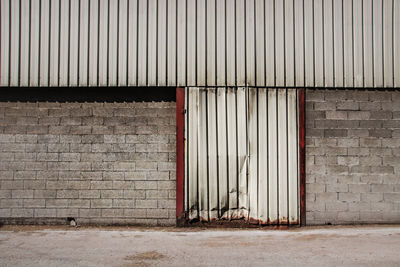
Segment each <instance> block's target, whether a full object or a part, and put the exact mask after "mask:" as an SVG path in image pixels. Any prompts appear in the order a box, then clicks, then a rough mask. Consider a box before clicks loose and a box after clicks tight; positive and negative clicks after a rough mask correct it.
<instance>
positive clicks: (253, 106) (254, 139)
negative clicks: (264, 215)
mask: <svg viewBox="0 0 400 267" xmlns="http://www.w3.org/2000/svg"><path fill="white" fill-rule="evenodd" d="M257 104H258V101H257V90H249V92H248V104H247V105H248V108H247V109H248V111H247V121H248V139H247V143H248V153H247V154H248V159H249V160H248V174H247V180H248V196H249V205H248V207H247V208H248V210H249V218H258V195H259V194H258V166H257V165H258V153H257V152H258V129H257V126H258V125H257V122H258V110H257Z"/></svg>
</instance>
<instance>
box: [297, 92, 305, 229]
mask: <svg viewBox="0 0 400 267" xmlns="http://www.w3.org/2000/svg"><path fill="white" fill-rule="evenodd" d="M298 90H299V91H298V97H299V149H300V151H299V152H300V153H299V164H300V173H299V175H300V226H305V225H306V153H305V148H306V146H305V145H306V109H305V89H298Z"/></svg>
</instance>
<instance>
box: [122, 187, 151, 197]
mask: <svg viewBox="0 0 400 267" xmlns="http://www.w3.org/2000/svg"><path fill="white" fill-rule="evenodd" d="M123 196H124V198H140V199H145V198H146V190H129V189H128V190H126V189H125V190H123Z"/></svg>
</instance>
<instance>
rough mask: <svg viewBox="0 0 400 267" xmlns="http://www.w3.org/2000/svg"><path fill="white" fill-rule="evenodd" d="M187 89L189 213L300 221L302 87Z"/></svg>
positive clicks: (197, 217)
mask: <svg viewBox="0 0 400 267" xmlns="http://www.w3.org/2000/svg"><path fill="white" fill-rule="evenodd" d="M185 95H186V99H185V110H186V112H185V125H186V127H185V140H186V146H185V155H186V157H185V183H184V184H185V197H184V199H185V212H186V213H187V216H188V219H189V220H201V221H213V220H219V219H225V220H232V219H244V220H246V221H250V222H251V223H257V224H298V223H299V218H300V215H299V208H300V207H299V203H300V202H299V161H298V159H299V149H298V147H299V144H298V140H299V138H298V125H299V123H298V113H297V110H298V97H297V90H296V89H273V88H268V89H267V88H248V87H246V88H244V87H239V88H224V87H223V88H221V87H220V88H203V89H201V88H196V87H190V88H187V89H186V93H185Z"/></svg>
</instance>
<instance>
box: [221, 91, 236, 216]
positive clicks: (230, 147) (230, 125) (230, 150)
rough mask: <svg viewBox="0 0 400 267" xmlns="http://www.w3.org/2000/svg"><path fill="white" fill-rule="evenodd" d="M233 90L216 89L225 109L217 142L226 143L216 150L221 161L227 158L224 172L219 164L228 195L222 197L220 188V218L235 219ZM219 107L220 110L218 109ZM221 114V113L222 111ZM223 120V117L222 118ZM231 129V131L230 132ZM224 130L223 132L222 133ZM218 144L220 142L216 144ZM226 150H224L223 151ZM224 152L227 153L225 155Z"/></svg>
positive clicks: (234, 95)
mask: <svg viewBox="0 0 400 267" xmlns="http://www.w3.org/2000/svg"><path fill="white" fill-rule="evenodd" d="M235 90H236V89H234V88H232V87H231V88H227V90H226V91H225V89H224V88H220V89H218V91H219V92H221V96H222V95H224V94H225V92H226V96H225V100H226V102H225V105H226V106H225V108H226V124H225V123H224V120H218V122H220V123H218V125H221V128H218V129H221V132H218V133H219V137H218V141H219V140H221V142H223V140H224V138H225V136H227V138H226V139H227V143H226V145H225V147H224V145H222V146H221V149H220V150H218V156H219V157H220V158H221V159H224V158H225V157H226V158H227V160H228V161H227V169H226V171H225V170H223V169H222V168H223V167H224V165H223V164H221V166H220V167H219V168H220V173H221V174H223V175H222V176H221V179H227V188H228V192H229V194H228V195H227V196H226V197H224V195H225V194H224V192H225V189H224V188H221V189H220V196H221V197H220V198H221V199H222V202H223V203H225V205H223V206H221V207H223V210H221V211H223V213H222V218H237V217H238V216H239V215H238V209H239V190H238V188H239V187H238V186H239V184H238V181H239V174H238V168H239V166H238V157H237V152H238V151H239V147H238V141H237V140H238V132H237V129H238V128H237V123H238V121H237V116H238V114H237V110H236V99H237V97H236V94H235ZM220 101H221V104H222V105H221V106H218V107H217V108H218V110H221V111H222V109H223V108H224V103H223V102H222V100H220ZM219 107H221V108H219ZM222 112H223V111H222ZM222 119H223V117H222ZM230 129H232V130H230ZM224 130H225V131H224ZM218 143H220V141H219V142H218ZM226 146H227V147H226ZM223 148H226V149H223ZM225 151H227V152H226V153H227V154H225ZM225 176H226V177H227V178H222V177H225Z"/></svg>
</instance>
